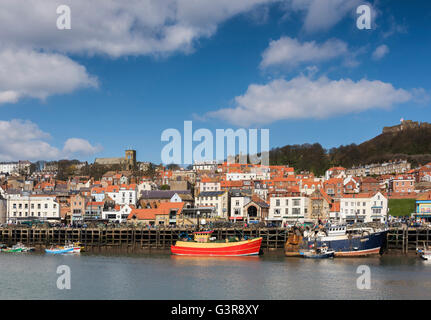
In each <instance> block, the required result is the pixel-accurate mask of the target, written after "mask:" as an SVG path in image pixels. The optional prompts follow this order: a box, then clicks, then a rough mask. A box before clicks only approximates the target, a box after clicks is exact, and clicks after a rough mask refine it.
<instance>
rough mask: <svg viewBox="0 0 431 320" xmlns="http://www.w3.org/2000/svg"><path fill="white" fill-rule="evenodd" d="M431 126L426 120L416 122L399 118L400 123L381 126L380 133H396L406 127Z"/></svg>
mask: <svg viewBox="0 0 431 320" xmlns="http://www.w3.org/2000/svg"><path fill="white" fill-rule="evenodd" d="M417 128H431V124H430V123H428V122H418V121H412V120H404V119H401V123H400V124H398V125H396V126H392V127H383V131H382V133H396V132H400V131H403V130H406V129H417Z"/></svg>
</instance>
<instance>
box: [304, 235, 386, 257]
mask: <svg viewBox="0 0 431 320" xmlns="http://www.w3.org/2000/svg"><path fill="white" fill-rule="evenodd" d="M386 234H387V232H386V231H381V232H374V233H371V234H368V235H363V236H353V237H348V236H340V237H337V236H333V237H323V238H320V239H318V240H317V242H316V246H317V247H320V246H327V247H328V248H329V249H332V250H334V251H335V257H361V256H369V255H377V254H379V253H380V249H381V247H382V246H383V244H384V241H385V239H386ZM314 243H315V242H314V240H310V241H308V243H307V244H308V246H312V245H313V244H314Z"/></svg>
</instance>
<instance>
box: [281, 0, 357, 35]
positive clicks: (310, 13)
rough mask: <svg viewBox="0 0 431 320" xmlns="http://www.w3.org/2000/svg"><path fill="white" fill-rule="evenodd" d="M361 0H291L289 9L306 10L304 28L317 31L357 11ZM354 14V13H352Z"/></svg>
mask: <svg viewBox="0 0 431 320" xmlns="http://www.w3.org/2000/svg"><path fill="white" fill-rule="evenodd" d="M360 4H363V1H360V0H328V1H322V0H291V1H290V2H289V6H288V8H289V9H293V10H295V11H303V12H305V19H304V26H303V28H304V30H305V31H306V32H316V31H322V30H328V29H329V28H331V27H333V26H334V25H336V24H337V23H338V22H340V21H341V20H342V19H343V18H344V16H346V14H348V13H349V12H350V13H354V12H356V11H355V9H356V7H357V6H359V5H360ZM352 16H354V15H352Z"/></svg>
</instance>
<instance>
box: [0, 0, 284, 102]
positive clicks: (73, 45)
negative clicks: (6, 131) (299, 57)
mask: <svg viewBox="0 0 431 320" xmlns="http://www.w3.org/2000/svg"><path fill="white" fill-rule="evenodd" d="M275 1H279V0H235V1H231V0H217V1H213V0H166V1H159V0H129V1H123V0H91V1H88V0H44V1H40V0H20V1H16V0H2V1H0V104H1V103H16V102H18V101H19V100H20V99H22V98H25V97H30V98H39V99H45V98H46V97H48V96H51V95H54V94H65V93H71V92H73V91H75V90H77V89H79V88H83V87H95V86H97V80H96V78H95V77H93V76H90V75H89V74H88V73H87V71H86V69H85V67H84V66H81V65H79V64H78V63H76V62H74V61H72V60H71V59H70V58H68V57H67V56H66V55H70V54H79V55H85V56H87V55H89V56H91V55H107V56H110V57H112V58H118V57H121V56H127V55H167V54H171V53H173V52H177V51H180V52H190V51H191V50H193V48H194V44H195V42H196V40H198V39H199V38H202V37H210V36H211V35H213V34H214V33H215V32H216V30H217V26H218V24H220V23H221V22H223V21H225V20H226V19H229V18H231V17H233V16H235V15H237V14H241V13H244V12H247V11H251V10H252V9H256V8H257V7H258V6H259V5H261V4H267V3H271V2H275ZM60 5H68V6H69V7H70V8H71V29H70V30H58V29H57V18H58V17H59V15H58V14H57V7H58V6H60Z"/></svg>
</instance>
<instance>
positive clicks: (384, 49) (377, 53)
mask: <svg viewBox="0 0 431 320" xmlns="http://www.w3.org/2000/svg"><path fill="white" fill-rule="evenodd" d="M388 52H389V48H388V46H387V45H385V44H382V45H380V46H378V47H377V48H376V50H374V52H373V55H372V57H373V59H374V60H380V59H381V58H383V57H384V56H385V55H386V54H387V53H388Z"/></svg>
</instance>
